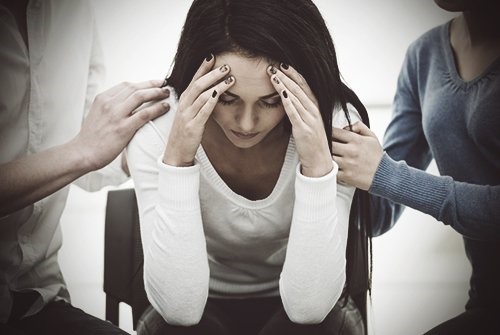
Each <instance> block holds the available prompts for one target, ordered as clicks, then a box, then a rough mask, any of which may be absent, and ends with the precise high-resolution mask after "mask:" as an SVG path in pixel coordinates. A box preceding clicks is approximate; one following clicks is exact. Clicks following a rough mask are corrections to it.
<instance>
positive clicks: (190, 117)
mask: <svg viewBox="0 0 500 335" xmlns="http://www.w3.org/2000/svg"><path fill="white" fill-rule="evenodd" d="M214 63H215V57H213V56H212V55H211V56H209V57H207V58H206V59H205V60H204V61H203V63H202V64H201V66H200V67H199V69H198V71H197V72H196V74H195V75H194V77H193V80H192V81H191V83H190V84H189V86H188V87H187V88H186V90H185V91H184V92H183V93H182V94H181V96H180V98H179V107H178V110H177V113H176V115H175V119H174V123H173V125H172V131H171V132H170V135H169V140H168V143H167V148H166V149H165V155H164V157H163V162H164V163H165V164H168V165H171V166H191V165H193V161H194V157H195V155H196V150H197V149H198V147H199V145H200V143H201V139H202V136H203V132H204V130H205V125H206V122H207V120H208V118H209V117H210V115H211V114H212V111H213V110H214V107H215V105H216V104H217V101H218V100H219V96H220V95H221V94H222V93H223V92H225V91H226V90H227V89H229V88H230V87H231V86H232V85H233V84H234V83H235V78H234V77H233V76H229V77H227V78H226V79H225V80H223V79H224V77H226V76H227V75H228V74H229V72H230V69H229V66H227V65H223V66H221V67H218V68H216V69H214V70H212V68H213V65H214Z"/></svg>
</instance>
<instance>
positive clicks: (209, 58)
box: [205, 54, 214, 62]
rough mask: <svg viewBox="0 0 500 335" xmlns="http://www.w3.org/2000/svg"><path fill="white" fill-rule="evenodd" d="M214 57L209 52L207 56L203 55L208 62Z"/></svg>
mask: <svg viewBox="0 0 500 335" xmlns="http://www.w3.org/2000/svg"><path fill="white" fill-rule="evenodd" d="M212 58H214V55H212V54H210V55H208V56H207V57H205V62H210V61H211V60H212Z"/></svg>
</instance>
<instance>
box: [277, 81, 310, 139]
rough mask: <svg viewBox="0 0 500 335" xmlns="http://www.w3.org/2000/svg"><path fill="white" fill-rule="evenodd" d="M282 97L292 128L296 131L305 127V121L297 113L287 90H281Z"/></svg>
mask: <svg viewBox="0 0 500 335" xmlns="http://www.w3.org/2000/svg"><path fill="white" fill-rule="evenodd" d="M275 78H276V77H275ZM280 95H281V101H282V103H283V107H284V108H285V112H286V115H288V118H289V119H290V123H291V124H292V127H293V128H295V129H299V128H302V127H304V120H302V118H301V117H300V114H299V112H298V111H297V109H296V108H295V106H294V105H293V103H292V101H291V100H290V98H289V96H288V92H287V90H286V89H283V90H281V92H280Z"/></svg>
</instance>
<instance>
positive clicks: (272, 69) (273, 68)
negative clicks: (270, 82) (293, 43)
mask: <svg viewBox="0 0 500 335" xmlns="http://www.w3.org/2000/svg"><path fill="white" fill-rule="evenodd" d="M269 72H271V74H276V72H278V71H277V70H276V68H275V67H274V66H272V65H271V68H270V69H269Z"/></svg>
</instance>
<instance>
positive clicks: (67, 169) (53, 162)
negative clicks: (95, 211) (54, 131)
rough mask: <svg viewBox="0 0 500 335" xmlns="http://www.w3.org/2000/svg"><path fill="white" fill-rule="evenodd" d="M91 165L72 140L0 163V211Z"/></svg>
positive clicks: (13, 208)
mask: <svg viewBox="0 0 500 335" xmlns="http://www.w3.org/2000/svg"><path fill="white" fill-rule="evenodd" d="M91 170H92V168H91V166H90V164H89V162H88V161H86V159H85V158H84V156H83V155H82V154H81V153H80V152H79V150H78V149H77V147H76V145H75V143H74V142H73V141H71V142H68V143H66V144H63V145H60V146H56V147H53V148H51V149H48V150H45V151H42V152H39V153H35V154H33V155H28V156H25V157H22V158H19V159H17V160H14V161H11V162H8V163H5V164H3V165H1V166H0V171H1V173H0V208H1V210H0V215H1V216H4V215H8V214H10V213H12V212H14V211H16V210H19V209H21V208H23V207H25V206H27V205H29V204H32V203H35V202H37V201H38V200H40V199H43V198H45V197H46V196H48V195H50V194H52V193H54V192H56V191H57V190H59V189H61V188H62V187H64V186H66V185H68V184H70V183H71V182H72V181H74V180H75V179H77V178H78V177H80V176H82V175H84V174H85V173H87V172H89V171H91Z"/></svg>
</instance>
